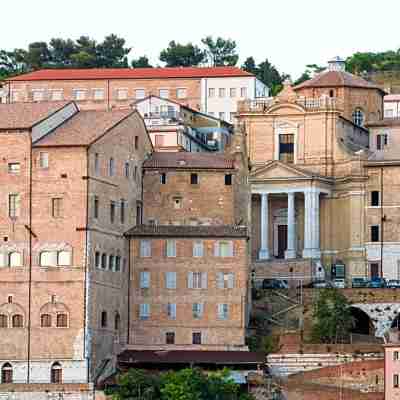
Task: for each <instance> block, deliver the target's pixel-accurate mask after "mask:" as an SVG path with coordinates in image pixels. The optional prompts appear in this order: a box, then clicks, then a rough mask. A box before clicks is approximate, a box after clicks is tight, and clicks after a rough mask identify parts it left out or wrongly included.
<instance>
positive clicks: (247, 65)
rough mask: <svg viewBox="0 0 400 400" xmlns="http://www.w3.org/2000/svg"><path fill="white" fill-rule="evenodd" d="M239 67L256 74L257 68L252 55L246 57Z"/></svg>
mask: <svg viewBox="0 0 400 400" xmlns="http://www.w3.org/2000/svg"><path fill="white" fill-rule="evenodd" d="M241 68H242V69H243V70H244V71H247V72H250V73H251V74H254V75H257V74H258V68H257V65H256V62H255V60H254V57H247V58H246V60H245V61H244V63H243V65H242V67H241Z"/></svg>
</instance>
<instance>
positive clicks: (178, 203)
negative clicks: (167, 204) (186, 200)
mask: <svg viewBox="0 0 400 400" xmlns="http://www.w3.org/2000/svg"><path fill="white" fill-rule="evenodd" d="M172 202H173V205H174V208H175V210H179V209H181V208H182V197H174V198H173V199H172Z"/></svg>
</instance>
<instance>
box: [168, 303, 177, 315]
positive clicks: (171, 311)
mask: <svg viewBox="0 0 400 400" xmlns="http://www.w3.org/2000/svg"><path fill="white" fill-rule="evenodd" d="M167 315H168V318H169V319H176V304H174V303H168V304H167Z"/></svg>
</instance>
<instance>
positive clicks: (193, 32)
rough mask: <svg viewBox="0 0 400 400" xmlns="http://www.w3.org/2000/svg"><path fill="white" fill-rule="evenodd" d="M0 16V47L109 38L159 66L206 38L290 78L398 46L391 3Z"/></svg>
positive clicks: (66, 6)
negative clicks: (172, 48) (175, 47)
mask: <svg viewBox="0 0 400 400" xmlns="http://www.w3.org/2000/svg"><path fill="white" fill-rule="evenodd" d="M0 13H1V16H2V17H1V19H0V49H6V50H12V49H14V48H26V47H27V45H28V44H29V43H31V42H34V41H49V40H50V39H51V38H53V37H62V38H71V39H77V38H78V37H79V36H81V35H88V36H90V37H91V38H94V39H96V40H97V41H101V40H103V39H104V37H105V36H106V35H108V34H110V33H115V34H117V35H118V36H121V37H123V38H125V39H126V41H127V45H128V46H129V47H132V51H131V53H130V57H135V58H136V57H138V56H141V55H147V56H148V57H149V58H150V60H151V62H152V63H153V65H154V64H155V65H157V64H160V65H162V63H160V61H159V60H158V56H159V53H160V51H161V50H162V49H164V48H166V47H167V46H168V43H169V42H170V41H171V40H175V41H177V42H180V43H187V42H193V43H197V44H200V42H201V39H202V38H204V37H205V36H208V35H212V36H214V37H217V36H221V37H223V38H231V39H233V40H235V41H236V43H237V46H238V53H239V55H240V61H239V65H240V64H241V63H242V62H243V61H244V59H245V58H246V57H248V56H253V57H254V58H255V60H256V62H261V61H263V60H265V58H268V60H269V61H270V62H271V63H272V64H273V65H275V66H276V67H277V68H278V70H279V71H280V72H285V73H288V74H290V75H291V76H292V78H293V79H296V78H297V77H298V76H299V75H300V74H301V73H302V72H303V71H304V69H305V65H306V64H314V63H315V64H318V65H323V66H324V65H326V62H327V61H328V59H330V58H332V57H334V56H336V55H338V56H341V57H343V58H346V57H348V56H350V55H351V54H353V53H354V52H357V51H372V52H377V51H384V50H397V49H398V48H400V29H399V15H400V1H399V0H381V2H379V1H373V0H347V1H346V0H336V1H328V0H319V1H318V0H302V1H300V0H273V1H271V0H245V1H243V0H240V1H239V0H197V1H194V0H168V1H165V0H164V1H160V0H150V1H149V0H147V1H146V0H141V1H139V0H113V1H110V0H106V1H105V0H97V1H96V0H67V1H61V0H58V1H57V0H52V1H50V0H18V1H15V0H14V1H12V0H11V1H9V0H8V1H4V4H2V6H1V11H0Z"/></svg>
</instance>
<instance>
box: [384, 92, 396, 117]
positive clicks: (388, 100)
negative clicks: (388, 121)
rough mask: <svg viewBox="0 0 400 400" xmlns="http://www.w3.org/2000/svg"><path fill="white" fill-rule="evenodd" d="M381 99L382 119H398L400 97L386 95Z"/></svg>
mask: <svg viewBox="0 0 400 400" xmlns="http://www.w3.org/2000/svg"><path fill="white" fill-rule="evenodd" d="M383 99H384V118H400V95H398V94H388V95H386V96H385V97H384V98H383Z"/></svg>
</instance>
